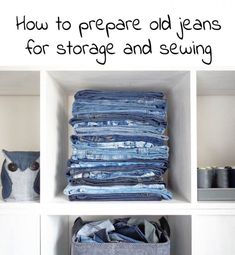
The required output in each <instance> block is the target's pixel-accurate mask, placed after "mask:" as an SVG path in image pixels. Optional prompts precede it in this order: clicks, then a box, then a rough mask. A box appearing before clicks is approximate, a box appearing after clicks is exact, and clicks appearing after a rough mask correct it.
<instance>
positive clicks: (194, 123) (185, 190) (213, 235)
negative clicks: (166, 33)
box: [0, 68, 235, 255]
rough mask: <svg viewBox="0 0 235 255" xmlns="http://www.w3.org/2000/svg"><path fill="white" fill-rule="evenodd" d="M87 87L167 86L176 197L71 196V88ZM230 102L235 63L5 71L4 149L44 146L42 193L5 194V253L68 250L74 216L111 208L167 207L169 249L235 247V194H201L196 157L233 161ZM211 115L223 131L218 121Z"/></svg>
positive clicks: (1, 83)
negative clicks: (207, 198)
mask: <svg viewBox="0 0 235 255" xmlns="http://www.w3.org/2000/svg"><path fill="white" fill-rule="evenodd" d="M196 85H197V87H196ZM81 89H113V90H114V89H115V90H142V91H159V90H160V91H164V92H165V93H166V95H167V98H168V101H169V107H168V120H169V126H168V132H169V136H170V141H169V142H170V168H169V170H168V176H167V178H166V179H167V182H168V187H169V188H170V190H171V191H172V193H173V196H174V199H173V200H172V201H161V202H152V201H149V202H143V201H141V202H85V201H83V202H69V201H68V200H67V198H66V197H65V196H64V195H63V189H64V188H65V186H66V178H65V172H66V164H67V160H68V158H69V156H70V142H69V137H70V135H71V134H72V129H71V127H70V126H69V124H68V121H69V119H70V117H71V105H72V101H73V95H74V93H75V92H76V91H78V90H81ZM220 106H221V107H220ZM234 106H235V72H233V71H228V72H218V71H207V72H206V71H200V72H197V73H196V72H190V71H142V72H135V71H117V72H116V71H63V70H62V71H58V70H27V69H26V68H25V69H24V70H21V71H17V70H16V69H12V70H8V71H5V70H4V71H0V117H1V120H4V121H1V127H0V131H1V132H0V149H2V148H5V149H7V148H8V149H9V150H39V149H40V151H41V163H40V164H41V198H40V202H39V203H31V202H28V203H4V202H2V201H0V254H1V255H9V254H11V255H16V254H17V255H31V254H35V255H39V254H40V255H69V242H70V238H71V236H70V233H71V227H72V224H73V221H74V219H75V218H76V217H77V216H81V217H83V218H84V219H90V220H96V219H101V218H107V217H114V216H115V215H116V216H118V217H125V216H127V215H132V216H135V217H147V218H150V219H156V218H157V217H158V216H161V215H167V217H168V220H169V223H170V226H171V230H172V236H171V241H172V245H171V255H179V254H181V255H199V254H200V255H204V254H214V255H217V254H218V255H219V254H220V255H221V254H223V255H233V254H234V251H235V244H233V243H234V242H233V237H234V234H235V203H230V202H223V203H222V202H203V203H202V202H197V180H196V167H197V154H198V164H199V165H200V164H206V165H211V164H212V163H213V165H214V164H225V163H224V162H227V163H226V164H233V165H235V162H234V161H233V151H234V143H233V141H234V137H235V131H234V130H235V129H234V126H235V110H234V109H235V108H234ZM197 110H198V115H197ZM215 112H216V113H217V114H215ZM207 116H212V118H211V119H212V123H208V118H207ZM207 123H208V124H207ZM215 125H216V127H217V130H219V131H217V132H219V133H217V132H215V129H213V126H215ZM197 129H198V132H197ZM224 141H226V144H224ZM208 144H209V145H211V147H208ZM212 145H213V146H212ZM219 145H220V146H219ZM214 160H218V163H216V162H215V161H214ZM0 163H2V157H0ZM8 222H9V224H8ZM12 231H15V232H14V237H13V238H14V243H15V244H16V246H15V247H17V246H19V245H20V248H19V249H15V248H14V249H11V250H10V251H9V247H11V244H12ZM215 243H216V245H215ZM2 247H3V248H2ZM221 247H222V248H221ZM223 247H224V248H223Z"/></svg>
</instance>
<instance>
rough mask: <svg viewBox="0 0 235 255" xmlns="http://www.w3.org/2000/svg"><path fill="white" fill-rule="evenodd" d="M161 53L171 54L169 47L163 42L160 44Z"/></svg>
mask: <svg viewBox="0 0 235 255" xmlns="http://www.w3.org/2000/svg"><path fill="white" fill-rule="evenodd" d="M160 49H161V50H160V53H161V54H163V55H167V54H169V50H168V49H167V46H166V44H161V45H160Z"/></svg>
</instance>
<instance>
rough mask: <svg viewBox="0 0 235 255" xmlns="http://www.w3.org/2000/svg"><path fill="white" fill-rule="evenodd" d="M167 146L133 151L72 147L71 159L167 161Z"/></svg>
mask: <svg viewBox="0 0 235 255" xmlns="http://www.w3.org/2000/svg"><path fill="white" fill-rule="evenodd" d="M168 157H169V148H168V146H154V147H152V148H134V149H119V150H118V152H117V149H103V148H92V149H77V148H76V147H75V146H73V152H72V157H71V158H72V159H73V160H79V159H89V160H92V159H94V160H107V161H111V160H129V159H168Z"/></svg>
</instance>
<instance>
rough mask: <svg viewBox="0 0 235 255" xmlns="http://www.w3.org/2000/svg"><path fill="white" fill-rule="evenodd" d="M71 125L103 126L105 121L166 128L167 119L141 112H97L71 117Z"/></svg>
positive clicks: (113, 123) (109, 123)
mask: <svg viewBox="0 0 235 255" xmlns="http://www.w3.org/2000/svg"><path fill="white" fill-rule="evenodd" d="M69 123H70V125H72V126H74V125H75V124H78V126H94V125H95V126H102V125H104V124H105V123H107V124H108V125H111V124H112V125H113V126H115V123H119V125H125V126H126V125H127V123H128V124H129V125H130V124H131V123H135V124H137V123H139V124H141V125H145V126H153V127H161V128H164V129H165V128H166V126H167V122H166V120H162V119H159V118H158V116H157V115H156V116H149V115H139V114H133V113H132V114H131V115H130V114H121V113H115V114H112V115H110V114H100V113H99V114H96V115H84V114H83V115H81V116H80V115H76V116H75V117H73V118H71V119H70V121H69Z"/></svg>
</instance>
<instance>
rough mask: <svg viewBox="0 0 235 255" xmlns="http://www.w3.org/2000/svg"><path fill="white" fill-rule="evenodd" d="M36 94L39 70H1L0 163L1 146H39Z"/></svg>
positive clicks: (15, 148) (11, 148) (20, 148)
mask: <svg viewBox="0 0 235 255" xmlns="http://www.w3.org/2000/svg"><path fill="white" fill-rule="evenodd" d="M39 95H40V73H39V72H35V71H0V119H1V127H0V150H1V152H0V165H2V162H3V160H4V157H3V154H2V150H3V149H5V150H9V151H39V150H40V96H39ZM0 197H1V195H0ZM0 201H1V200H0Z"/></svg>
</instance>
